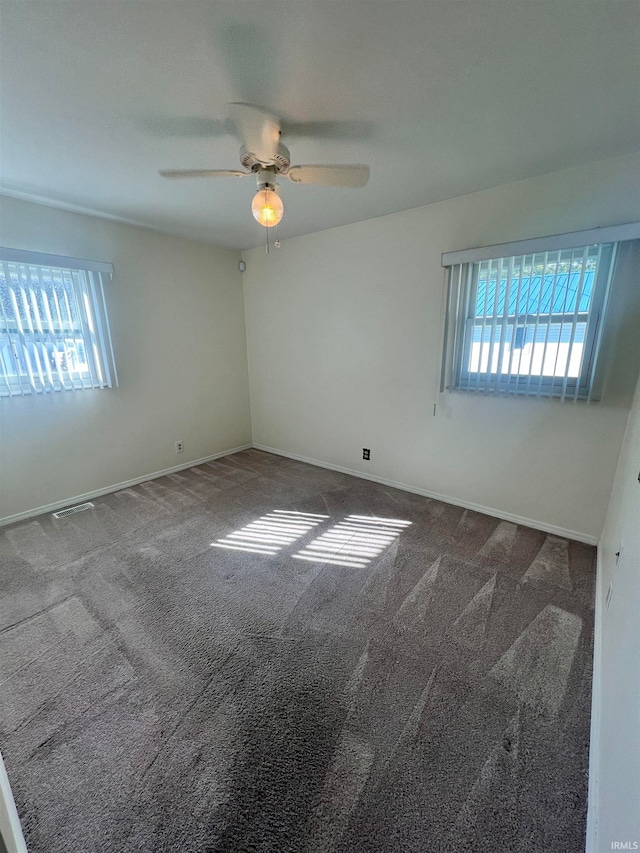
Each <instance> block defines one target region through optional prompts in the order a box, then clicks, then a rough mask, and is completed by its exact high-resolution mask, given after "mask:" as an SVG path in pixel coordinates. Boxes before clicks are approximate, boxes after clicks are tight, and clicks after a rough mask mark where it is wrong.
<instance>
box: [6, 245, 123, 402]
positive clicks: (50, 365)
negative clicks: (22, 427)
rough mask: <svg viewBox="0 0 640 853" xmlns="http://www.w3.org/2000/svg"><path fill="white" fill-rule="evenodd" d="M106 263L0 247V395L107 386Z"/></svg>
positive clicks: (112, 380) (112, 371)
mask: <svg viewBox="0 0 640 853" xmlns="http://www.w3.org/2000/svg"><path fill="white" fill-rule="evenodd" d="M112 274H113V267H112V266H111V264H106V263H100V262H95V261H86V260H79V259H76V258H67V257H60V256H58V255H45V254H41V253H35V252H25V251H22V250H17V249H0V396H14V395H25V394H34V393H36V394H37V393H47V392H53V391H74V390H82V389H88V388H111V387H113V386H114V385H117V384H118V383H117V375H116V368H115V361H114V357H113V349H112V345H111V336H110V331H109V321H108V317H107V309H106V303H105V298H104V289H103V277H104V276H111V275H112Z"/></svg>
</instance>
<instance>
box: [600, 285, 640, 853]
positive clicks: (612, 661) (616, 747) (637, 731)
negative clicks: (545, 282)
mask: <svg viewBox="0 0 640 853" xmlns="http://www.w3.org/2000/svg"><path fill="white" fill-rule="evenodd" d="M635 286H636V287H639V286H640V275H638V273H636V278H635ZM639 477H640V382H638V388H637V390H636V396H635V402H634V405H633V408H632V410H631V414H630V415H629V423H628V425H627V431H626V433H625V437H624V442H623V445H622V451H621V453H620V459H619V461H618V468H617V471H616V475H615V480H614V485H613V490H612V493H611V501H610V503H609V509H608V512H607V517H606V522H605V525H604V531H603V534H602V539H601V543H600V547H599V548H598V557H599V565H598V594H597V601H598V617H599V618H598V631H597V635H596V656H595V670H594V707H593V711H594V719H593V726H592V734H591V737H592V756H593V759H592V769H591V775H592V781H591V785H592V789H591V792H590V795H591V796H590V800H591V803H590V822H591V823H592V824H593V829H595V830H596V840H595V843H594V844H593V845H592V847H591V850H592V851H593V853H600V851H601V850H611V849H612V846H611V842H613V841H632V842H633V841H636V842H637V843H638V845H640V630H639V628H638V613H639V612H640V482H638V478H639ZM621 541H622V542H623V543H624V550H623V551H622V554H621V556H620V559H619V561H618V562H617V564H616V556H615V554H616V551H618V550H619V548H620V542H621ZM611 583H613V592H612V595H611V600H610V604H609V606H608V607H607V606H606V603H605V602H606V597H607V592H608V590H609V585H610V584H611Z"/></svg>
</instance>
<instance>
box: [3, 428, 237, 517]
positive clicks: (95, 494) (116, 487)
mask: <svg viewBox="0 0 640 853" xmlns="http://www.w3.org/2000/svg"><path fill="white" fill-rule="evenodd" d="M251 447H253V445H252V444H243V445H241V446H240V447H232V448H231V449H230V450H223V451H221V452H220V453H214V454H213V455H212V456H203V457H202V459H192V460H191V461H190V462H184V463H183V464H182V465H174V466H173V467H172V468H165V469H164V470H162V471H154V472H153V473H152V474H144V475H143V476H141V477H134V478H133V479H132V480H124V481H123V482H122V483H113V485H111V486H105V487H104V488H103V489H94V491H92V492H85V493H84V494H82V495H74V496H73V497H70V498H64V499H63V500H61V501H55V503H51V504H46V505H45V506H38V507H34V509H28V510H26V511H25V512H18V513H16V514H15V515H7V516H5V518H0V527H2V526H4V525H5V524H13V523H14V522H16V521H24V519H26V518H33V516H35V515H42V514H43V513H46V512H55V511H56V510H58V509H63V508H64V507H67V506H73V505H74V504H79V503H84V501H90V500H91V498H99V497H101V496H102V495H108V494H111V492H119V491H120V489H129V488H131V486H137V485H138V484H139V483H146V482H147V480H155V479H156V478H157V477H164V476H165V475H166V474H174V473H175V472H176V471H184V470H185V468H194V467H195V466H196V465H203V464H204V463H205V462H213V460H214V459H221V458H222V457H223V456H231V454H233V453H240V451H241V450H249V449H250V448H251Z"/></svg>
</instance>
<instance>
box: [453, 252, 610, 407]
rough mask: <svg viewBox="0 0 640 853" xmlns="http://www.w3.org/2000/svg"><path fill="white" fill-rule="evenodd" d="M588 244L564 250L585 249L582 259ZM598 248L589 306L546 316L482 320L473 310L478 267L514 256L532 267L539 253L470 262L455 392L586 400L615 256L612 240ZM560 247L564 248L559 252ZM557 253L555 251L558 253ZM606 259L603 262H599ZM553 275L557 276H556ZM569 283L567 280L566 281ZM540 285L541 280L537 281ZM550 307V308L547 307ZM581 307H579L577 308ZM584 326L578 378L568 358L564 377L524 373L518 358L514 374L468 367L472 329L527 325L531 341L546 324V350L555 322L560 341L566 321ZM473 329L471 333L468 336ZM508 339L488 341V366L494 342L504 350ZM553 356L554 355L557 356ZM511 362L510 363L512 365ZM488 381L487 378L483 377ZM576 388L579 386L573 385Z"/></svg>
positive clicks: (534, 339)
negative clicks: (456, 390) (532, 336)
mask: <svg viewBox="0 0 640 853" xmlns="http://www.w3.org/2000/svg"><path fill="white" fill-rule="evenodd" d="M588 248H589V247H587V246H585V247H577V248H574V249H573V250H568V251H571V252H572V259H573V256H574V255H575V253H576V251H579V250H580V249H582V250H583V251H584V252H585V258H584V260H585V261H586V250H587V249H588ZM598 248H599V251H598V257H597V267H596V271H595V273H596V274H595V276H594V282H593V289H592V292H591V300H590V305H589V309H588V310H587V311H578V310H575V309H574V311H566V312H562V313H559V312H552V313H551V312H550V313H548V314H546V313H544V312H542V311H537V312H535V313H529V312H527V313H526V314H518V313H516V314H514V315H511V314H505V313H503V314H502V315H495V320H494V319H493V318H494V315H492V314H489V313H486V314H485V315H480V316H482V318H483V319H482V322H481V320H480V316H479V315H478V314H476V313H475V306H476V304H477V291H478V280H479V274H480V266H481V264H482V263H489V264H492V263H497V264H498V268H500V265H501V262H504V261H507V262H509V261H512V260H513V259H514V257H515V258H523V259H524V258H529V257H530V258H531V266H533V265H534V263H535V259H536V258H537V257H539V254H541V253H538V252H534V253H531V254H529V255H521V256H510V257H508V258H506V257H505V258H491V259H487V260H486V261H477V262H470V263H469V264H468V267H467V269H468V273H469V277H470V280H469V281H467V283H466V285H465V287H466V288H467V289H468V297H467V299H466V301H465V307H466V311H465V314H464V315H463V316H461V318H460V325H461V329H460V339H461V347H460V350H459V352H458V358H457V360H456V371H455V373H454V375H453V382H454V386H453V387H455V388H456V389H458V390H479V391H488V392H494V393H506V394H514V393H515V394H526V395H529V396H547V397H552V396H562V395H564V396H566V395H569V396H571V397H577V398H578V399H584V398H586V397H588V395H589V391H590V388H591V385H592V381H593V371H594V366H595V358H596V355H597V353H596V343H597V340H598V330H599V328H600V320H601V317H602V314H603V309H604V304H605V296H606V293H607V288H608V283H609V279H610V276H611V272H612V270H613V267H614V264H615V258H616V244H614V243H605V244H599V247H598ZM560 251H562V250H560ZM547 254H548V253H544V255H545V261H546V259H547V257H546V256H547ZM558 254H559V253H558ZM603 261H604V262H603ZM556 275H557V274H556ZM546 276H547V274H546V273H543V278H545V277H546ZM583 276H584V272H583V273H581V277H583ZM567 287H568V284H567ZM541 288H542V284H541ZM551 307H552V306H551ZM577 307H579V306H577ZM484 320H490V324H488V323H486V322H484ZM582 324H584V325H586V330H585V335H584V344H583V355H582V358H581V365H580V372H579V375H578V376H577V377H572V376H568V375H567V374H568V370H569V364H568V359H567V368H566V371H565V373H564V374H563V375H554V376H551V375H549V374H544V373H533V372H531V371H529V372H528V373H521V372H520V367H521V361H520V360H519V361H518V365H517V367H518V372H514V371H511V372H509V373H508V374H503V373H502V371H497V372H496V373H495V374H494V371H493V370H491V371H480V370H478V371H472V370H470V369H469V368H468V365H469V363H470V360H471V359H470V353H471V347H472V344H473V342H474V341H473V329H475V328H477V327H480V328H481V330H482V331H481V334H483V333H484V330H485V329H487V328H490V329H491V330H493V329H497V328H499V327H504V328H505V330H507V329H512V330H513V331H516V330H517V329H518V328H524V329H525V330H528V329H529V328H530V327H531V326H533V327H534V338H533V341H534V343H535V342H536V335H537V333H538V330H539V329H541V328H544V329H545V330H546V331H545V353H546V346H547V344H548V343H553V342H552V341H550V339H549V332H550V330H551V329H552V327H553V326H559V327H560V328H559V333H558V337H559V340H558V343H560V337H561V335H562V330H563V327H564V326H567V325H570V326H572V327H575V326H578V325H582ZM470 332H471V334H470ZM574 332H575V328H572V343H573V333H574ZM503 339H504V340H503ZM506 343H507V335H506V334H505V333H504V332H502V333H501V335H500V340H499V341H498V342H495V341H491V339H490V340H489V353H488V359H487V361H488V364H491V363H492V357H493V352H494V348H495V347H496V346H498V347H500V350H503V349H504V345H505V344H506ZM483 346H484V344H483ZM556 358H557V357H556ZM497 360H498V364H500V363H501V354H500V352H499V353H498V359H497ZM512 363H513V362H512V361H511V362H510V364H512ZM487 374H488V377H487ZM493 375H495V376H496V378H495V379H492V376H493ZM487 379H488V381H487ZM576 386H577V387H576Z"/></svg>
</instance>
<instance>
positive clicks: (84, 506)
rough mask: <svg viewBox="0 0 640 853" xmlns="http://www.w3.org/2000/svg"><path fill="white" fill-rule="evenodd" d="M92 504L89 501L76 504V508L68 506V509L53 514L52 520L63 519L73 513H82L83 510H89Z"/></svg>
mask: <svg viewBox="0 0 640 853" xmlns="http://www.w3.org/2000/svg"><path fill="white" fill-rule="evenodd" d="M92 506H93V504H92V503H91V501H88V502H87V503H86V504H78V505H77V506H70V507H69V509H61V510H60V512H54V513H53V517H54V518H64V517H65V515H73V513H74V512H84V510H85V509H91V507H92Z"/></svg>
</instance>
